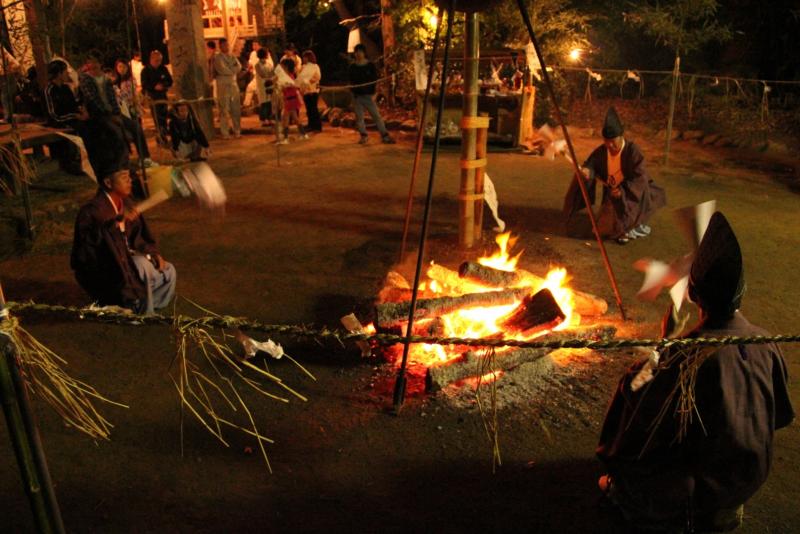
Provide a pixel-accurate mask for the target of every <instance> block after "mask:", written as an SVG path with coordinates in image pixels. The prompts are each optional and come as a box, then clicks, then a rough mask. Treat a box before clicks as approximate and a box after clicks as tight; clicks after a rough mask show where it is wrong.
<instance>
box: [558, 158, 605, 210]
mask: <svg viewBox="0 0 800 534" xmlns="http://www.w3.org/2000/svg"><path fill="white" fill-rule="evenodd" d="M604 155H605V152H604V150H603V147H602V146H600V147H598V148H596V149H595V150H594V152H592V153H591V154H590V155H589V157H588V158H586V161H584V162H583V167H586V168H587V169H589V180H587V181H586V190H587V192H588V193H589V201H590V202H591V203H592V205H594V203H595V197H596V192H595V191H596V189H597V178H596V177H597V176H598V175H599V176H602V173H603V172H604V171H603V169H604V168H605V167H601V165H602V162H601V160H602V159H603V157H604ZM601 156H603V157H601ZM579 179H580V178H579V177H578V176H574V177H573V178H572V182H570V184H569V189H567V194H566V195H565V196H564V207H563V210H562V212H563V214H564V217H565V218H566V219H569V218H570V217H571V216H572V215H573V214H574V213H576V212H578V211H580V210H582V209H583V208H584V207H586V203H585V202H584V201H583V194H582V193H581V187H580V185H579V184H578V180H579Z"/></svg>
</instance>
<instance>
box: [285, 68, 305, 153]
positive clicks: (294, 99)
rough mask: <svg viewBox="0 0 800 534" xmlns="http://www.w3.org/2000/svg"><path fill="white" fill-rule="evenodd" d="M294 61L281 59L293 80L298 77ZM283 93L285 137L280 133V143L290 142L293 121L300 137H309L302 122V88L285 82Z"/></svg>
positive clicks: (286, 71) (287, 73)
mask: <svg viewBox="0 0 800 534" xmlns="http://www.w3.org/2000/svg"><path fill="white" fill-rule="evenodd" d="M294 65H295V63H294V61H292V60H291V59H289V58H287V59H284V60H283V61H281V67H282V68H283V71H284V72H285V73H286V75H287V76H288V77H289V78H291V79H292V80H293V81H294V80H295V79H296V78H297V76H296V75H295V73H294ZM282 93H283V110H282V113H281V126H282V129H283V137H282V138H281V135H280V133H279V135H278V138H279V139H278V144H281V145H287V144H289V124H291V122H292V121H294V122H295V124H297V131H298V132H300V139H308V134H307V133H306V132H305V129H304V128H303V125H302V124H300V109H301V107H302V103H301V98H300V89H299V88H298V87H297V85H295V84H291V85H290V84H285V85H284V86H283V89H282Z"/></svg>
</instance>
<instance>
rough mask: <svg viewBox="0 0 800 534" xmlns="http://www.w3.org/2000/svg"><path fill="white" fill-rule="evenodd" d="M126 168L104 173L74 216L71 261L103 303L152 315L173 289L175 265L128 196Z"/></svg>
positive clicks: (80, 278) (81, 281)
mask: <svg viewBox="0 0 800 534" xmlns="http://www.w3.org/2000/svg"><path fill="white" fill-rule="evenodd" d="M131 185H132V182H131V177H130V174H129V173H128V172H127V171H119V172H115V173H114V174H111V175H109V176H106V177H105V178H104V179H103V180H102V181H101V184H100V188H99V189H98V191H97V195H95V197H94V198H93V199H92V200H90V201H89V202H88V203H87V204H86V205H85V206H83V207H82V208H81V209H80V211H79V212H78V218H77V220H76V221H75V238H74V241H73V243H72V257H71V261H70V264H71V266H72V269H73V270H74V271H75V278H76V279H77V280H78V283H79V284H80V285H81V287H82V288H83V289H84V290H85V291H86V292H87V293H88V294H89V296H90V297H91V298H92V299H94V300H95V301H97V302H98V303H99V304H101V305H104V306H107V305H117V306H122V307H125V308H129V309H131V310H133V311H134V312H136V313H146V314H152V313H153V312H154V310H156V309H159V308H163V307H165V306H166V305H167V304H169V302H170V300H172V297H173V295H174V294H175V280H176V278H177V276H176V273H175V267H173V266H172V264H171V263H168V262H166V261H164V258H162V257H161V254H160V253H159V251H158V245H157V244H156V240H155V238H154V237H153V234H152V233H151V232H150V229H149V227H148V226H147V223H146V222H145V220H144V217H142V215H140V214H139V213H138V212H137V211H136V210H135V209H134V207H133V203H132V201H131V199H130V194H131Z"/></svg>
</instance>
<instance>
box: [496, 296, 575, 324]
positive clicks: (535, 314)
mask: <svg viewBox="0 0 800 534" xmlns="http://www.w3.org/2000/svg"><path fill="white" fill-rule="evenodd" d="M564 319H566V315H565V314H564V312H563V311H562V310H561V307H560V306H559V305H558V302H556V299H555V298H553V294H552V293H551V292H550V290H549V289H542V290H541V291H539V292H538V293H536V294H535V295H528V296H526V297H525V298H524V299H522V302H521V303H520V305H519V306H518V307H517V308H516V309H515V310H514V312H513V313H512V314H511V315H509V316H508V317H507V318H506V319H505V320H504V321H503V322H502V323H501V325H500V326H501V327H502V328H503V330H505V331H511V332H521V333H527V334H533V333H535V332H536V331H537V330H539V331H541V330H549V329H552V328H555V327H556V326H558V325H559V323H561V322H562V321H563V320H564Z"/></svg>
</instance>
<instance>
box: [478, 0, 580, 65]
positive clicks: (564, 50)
mask: <svg viewBox="0 0 800 534" xmlns="http://www.w3.org/2000/svg"><path fill="white" fill-rule="evenodd" d="M526 3H527V8H528V13H529V15H530V17H531V22H532V23H533V29H534V31H535V32H536V38H537V39H538V40H539V41H540V43H541V45H542V48H543V51H544V55H545V60H546V61H547V60H549V61H551V62H555V63H561V62H563V60H564V58H565V57H566V55H567V54H568V53H569V51H570V50H571V49H573V48H587V47H588V46H589V42H588V40H587V32H588V30H589V22H590V20H589V17H588V16H587V15H586V14H585V12H584V11H579V10H578V9H576V8H575V7H573V6H572V4H571V2H570V1H569V0H528V1H527V2H526ZM481 23H482V38H483V43H485V44H484V45H483V46H484V47H487V48H507V47H513V48H522V47H524V46H525V45H526V44H527V43H528V40H529V39H528V32H527V30H526V28H525V26H524V24H523V22H522V18H521V17H520V14H519V9H518V7H517V3H516V2H503V3H501V4H500V5H499V6H498V7H497V8H495V9H492V10H489V11H487V12H486V13H482V14H481Z"/></svg>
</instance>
